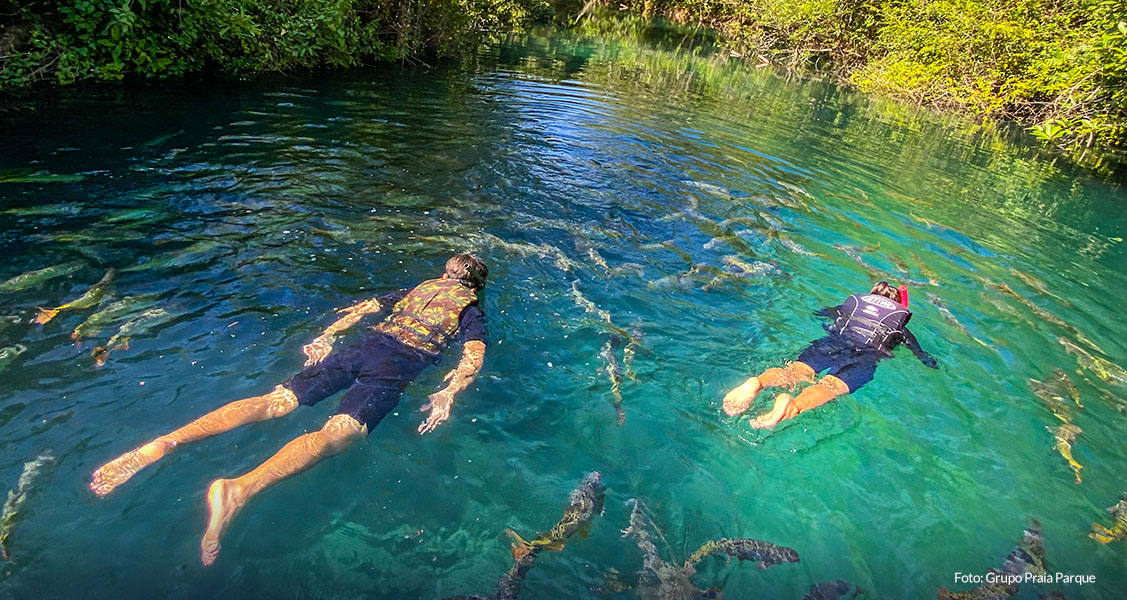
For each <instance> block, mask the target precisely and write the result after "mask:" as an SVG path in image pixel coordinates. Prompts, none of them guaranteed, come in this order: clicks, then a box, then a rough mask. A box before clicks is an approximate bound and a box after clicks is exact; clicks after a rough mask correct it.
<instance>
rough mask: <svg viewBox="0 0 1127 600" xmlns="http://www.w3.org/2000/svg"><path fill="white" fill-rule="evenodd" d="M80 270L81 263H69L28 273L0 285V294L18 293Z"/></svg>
mask: <svg viewBox="0 0 1127 600" xmlns="http://www.w3.org/2000/svg"><path fill="white" fill-rule="evenodd" d="M81 268H82V261H77V260H76V261H71V262H65V263H62V264H58V265H54V266H50V267H45V268H42V269H37V270H35V271H28V272H27V273H23V274H21V275H16V276H15V277H13V278H11V279H9V280H7V281H5V282H3V283H0V292H18V291H21V290H26V289H27V288H29V287H33V286H36V285H39V284H41V283H43V282H44V281H49V280H51V279H55V278H56V277H64V276H67V275H70V274H71V273H74V272H75V271H77V270H79V269H81Z"/></svg>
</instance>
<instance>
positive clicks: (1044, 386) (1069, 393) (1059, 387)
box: [1029, 369, 1084, 423]
mask: <svg viewBox="0 0 1127 600" xmlns="http://www.w3.org/2000/svg"><path fill="white" fill-rule="evenodd" d="M1029 388H1030V389H1032V390H1033V395H1034V396H1037V397H1038V398H1040V399H1041V401H1042V402H1044V403H1045V406H1047V407H1048V408H1049V410H1050V411H1051V412H1052V413H1053V414H1054V415H1055V416H1056V417H1057V418H1058V419H1060V420H1061V421H1064V422H1065V423H1068V422H1071V421H1072V413H1071V410H1072V409H1071V408H1070V407H1069V405H1068V403H1067V402H1066V401H1065V400H1066V399H1067V400H1071V401H1072V402H1073V403H1074V404H1075V405H1076V408H1079V409H1083V408H1084V404H1083V403H1082V402H1081V400H1080V390H1078V389H1076V384H1074V383H1072V380H1071V379H1069V377H1068V373H1065V372H1064V371H1062V370H1060V369H1054V370H1053V372H1052V373H1050V374H1049V376H1048V377H1046V378H1045V381H1038V380H1036V379H1030V380H1029Z"/></svg>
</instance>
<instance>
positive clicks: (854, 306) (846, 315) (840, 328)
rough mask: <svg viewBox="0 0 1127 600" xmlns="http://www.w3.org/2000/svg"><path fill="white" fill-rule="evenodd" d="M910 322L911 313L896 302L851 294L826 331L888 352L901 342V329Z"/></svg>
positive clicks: (902, 332)
mask: <svg viewBox="0 0 1127 600" xmlns="http://www.w3.org/2000/svg"><path fill="white" fill-rule="evenodd" d="M911 318H912V311H910V310H908V307H907V306H904V305H903V304H900V303H899V302H897V301H895V300H889V299H888V298H885V297H884V296H878V295H876V294H864V295H861V294H853V295H852V296H850V297H849V298H847V299H846V300H845V302H843V303H842V305H841V307H840V308H838V316H837V319H836V320H834V322H833V324H832V325H830V327H829V329H830V331H831V332H833V333H839V334H842V335H847V336H849V337H852V338H855V339H857V340H859V341H861V342H864V343H865V345H867V346H873V347H876V348H880V349H882V350H886V351H887V350H892V348H893V347H895V346H896V344H899V343H900V342H902V341H903V340H904V328H905V327H907V326H908V320H909V319H911Z"/></svg>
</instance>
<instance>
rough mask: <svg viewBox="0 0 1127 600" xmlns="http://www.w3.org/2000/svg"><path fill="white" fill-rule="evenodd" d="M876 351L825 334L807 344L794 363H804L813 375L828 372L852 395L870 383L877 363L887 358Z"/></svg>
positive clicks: (885, 354) (842, 337)
mask: <svg viewBox="0 0 1127 600" xmlns="http://www.w3.org/2000/svg"><path fill="white" fill-rule="evenodd" d="M888 356H889V355H888V354H887V353H885V352H883V351H881V350H880V349H877V348H873V347H871V346H866V345H864V344H862V343H859V342H856V341H853V340H851V339H849V338H848V337H846V336H843V335H828V336H826V337H824V338H821V339H817V340H814V341H813V342H811V344H810V346H808V347H807V348H806V349H805V350H803V351H802V354H799V355H798V362H801V363H805V364H807V365H809V366H810V368H811V369H814V372H815V373H821V372H822V371H826V370H827V369H828V370H829V371H828V372H827V373H826V374H827V375H833V376H834V377H837V378H838V379H840V380H841V381H842V382H844V383H845V385H847V386H849V392H850V393H853V392H856V391H857V390H858V389H860V387H861V386H863V385H865V384H866V383H868V382H870V381H872V380H873V375H874V374H876V372H877V362H879V361H880V360H881V359H883V358H888Z"/></svg>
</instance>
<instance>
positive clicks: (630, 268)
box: [612, 262, 646, 279]
mask: <svg viewBox="0 0 1127 600" xmlns="http://www.w3.org/2000/svg"><path fill="white" fill-rule="evenodd" d="M627 273H633V274H635V275H637V276H638V278H639V279H645V278H646V268H645V267H643V266H642V265H640V264H638V263H634V262H628V263H622V264H621V265H618V266H617V267H615V268H614V271H613V273H612V275H614V276H619V275H625V274H627Z"/></svg>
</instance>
